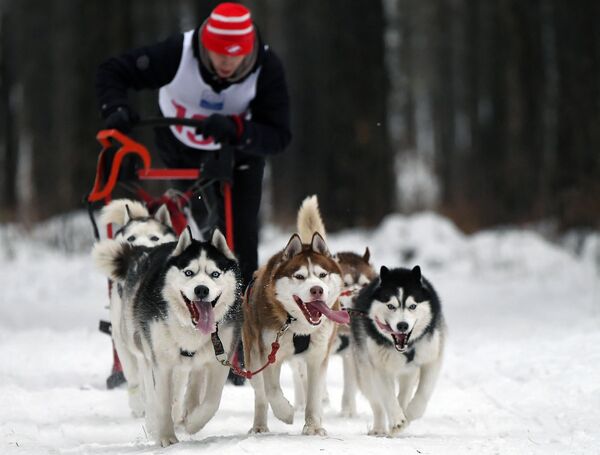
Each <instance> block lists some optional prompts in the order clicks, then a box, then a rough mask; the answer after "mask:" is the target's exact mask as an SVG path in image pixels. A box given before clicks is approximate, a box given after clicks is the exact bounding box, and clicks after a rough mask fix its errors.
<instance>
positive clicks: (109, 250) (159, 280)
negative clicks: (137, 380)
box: [93, 229, 241, 447]
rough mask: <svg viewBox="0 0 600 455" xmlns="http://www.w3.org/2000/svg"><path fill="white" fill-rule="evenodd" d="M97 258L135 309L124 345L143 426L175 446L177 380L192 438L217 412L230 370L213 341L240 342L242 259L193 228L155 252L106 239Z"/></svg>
mask: <svg viewBox="0 0 600 455" xmlns="http://www.w3.org/2000/svg"><path fill="white" fill-rule="evenodd" d="M93 256H94V259H95V262H96V264H97V266H98V267H99V268H100V270H102V271H103V272H104V273H105V274H106V275H107V276H108V277H109V278H111V279H112V280H114V281H117V282H119V283H122V294H121V299H122V300H123V306H124V307H126V308H131V313H130V314H131V317H130V318H129V317H126V318H125V322H126V324H127V325H128V327H127V330H126V332H127V334H128V336H129V338H128V339H127V340H125V342H126V344H127V345H128V347H129V348H130V349H131V350H132V351H134V352H135V355H136V358H137V360H138V364H139V367H140V373H141V377H143V379H144V397H145V401H144V409H145V414H146V424H147V427H148V429H149V430H150V431H151V433H152V434H154V435H155V436H156V438H157V440H158V442H159V443H160V445H161V446H162V447H166V446H168V445H170V444H173V443H175V442H177V437H176V435H175V429H174V422H173V417H172V411H173V406H174V405H175V400H176V398H177V397H178V392H179V390H177V389H178V387H179V384H178V380H179V379H180V378H182V377H183V378H186V379H189V382H188V383H187V389H188V390H187V394H186V406H185V407H186V409H185V412H184V416H183V423H184V425H185V428H186V430H187V431H188V432H189V433H195V432H197V431H198V430H200V429H201V428H202V427H204V425H205V424H206V423H207V422H208V421H209V420H210V419H211V418H212V417H213V416H214V414H215V412H216V411H217V409H218V407H219V403H220V401H221V393H222V391H223V386H224V385H225V381H226V379H227V374H228V371H229V368H227V367H225V366H223V365H222V364H221V363H219V362H217V360H216V359H215V351H214V348H213V343H212V342H211V336H213V335H214V334H216V333H217V332H218V336H219V337H220V339H221V340H222V342H223V345H224V347H225V351H226V352H231V351H232V349H233V345H234V344H235V342H234V340H235V339H237V338H239V331H240V325H241V321H240V319H239V316H240V294H241V289H240V288H241V277H240V272H239V267H238V263H237V260H236V258H235V256H234V255H233V253H232V252H231V250H230V249H229V247H228V246H227V242H226V241H225V237H224V236H223V235H222V234H221V233H220V232H219V231H218V230H215V231H214V234H213V235H212V238H211V240H210V241H209V242H199V241H196V240H193V239H192V237H191V234H190V231H189V229H186V230H184V231H183V233H182V234H181V235H180V237H179V239H178V241H177V242H169V243H163V244H161V245H157V246H155V247H153V248H148V247H143V246H136V245H131V244H128V243H124V242H120V241H118V240H103V241H101V242H99V243H97V244H96V245H95V247H94V250H93ZM182 372H184V373H182ZM200 381H201V382H202V384H199V382H200ZM200 390H202V392H203V393H202V397H200V395H199V391H200Z"/></svg>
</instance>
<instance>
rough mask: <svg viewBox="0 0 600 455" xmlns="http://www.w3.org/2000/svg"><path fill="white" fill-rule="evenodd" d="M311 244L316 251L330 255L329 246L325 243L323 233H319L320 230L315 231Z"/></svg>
mask: <svg viewBox="0 0 600 455" xmlns="http://www.w3.org/2000/svg"><path fill="white" fill-rule="evenodd" d="M310 246H311V248H312V250H313V251H314V252H315V253H320V254H323V255H325V256H330V254H329V248H327V244H326V243H325V240H324V239H323V237H321V234H319V233H318V232H315V233H314V234H313V238H312V241H311V242H310Z"/></svg>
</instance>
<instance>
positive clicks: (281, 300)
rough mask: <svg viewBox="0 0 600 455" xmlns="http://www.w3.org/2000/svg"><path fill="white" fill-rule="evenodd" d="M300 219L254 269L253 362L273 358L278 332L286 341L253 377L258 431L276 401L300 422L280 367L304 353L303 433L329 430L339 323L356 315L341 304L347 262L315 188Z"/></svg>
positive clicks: (248, 355)
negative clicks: (329, 378) (336, 251)
mask: <svg viewBox="0 0 600 455" xmlns="http://www.w3.org/2000/svg"><path fill="white" fill-rule="evenodd" d="M297 223H298V232H299V234H293V235H292V236H291V238H290V239H289V241H288V243H287V245H286V246H285V248H284V249H283V250H282V251H280V252H279V253H277V254H275V255H274V256H272V257H271V258H270V259H269V261H268V262H267V264H266V265H265V266H263V267H262V268H260V269H259V270H258V271H257V272H256V273H255V276H254V284H253V286H252V288H251V289H250V290H249V291H247V294H248V297H247V299H246V302H245V304H244V323H243V329H242V335H243V344H244V356H245V362H246V366H247V367H248V368H249V369H250V370H251V371H256V370H258V369H259V368H261V367H262V366H264V365H265V364H266V363H267V362H269V360H268V356H269V355H270V353H271V351H272V350H271V346H272V345H271V343H272V342H273V341H274V340H276V339H278V342H279V344H280V348H279V350H278V351H277V353H276V358H275V359H274V363H271V364H270V365H268V366H267V367H266V368H265V369H264V370H263V371H262V372H261V373H259V374H256V375H253V376H252V378H251V379H250V383H251V384H252V387H253V389H254V422H253V426H252V428H251V430H250V432H251V433H263V432H268V431H269V429H268V426H267V411H268V406H269V405H271V408H272V410H273V414H275V416H276V417H277V418H278V419H280V420H282V421H283V422H285V423H287V424H291V423H293V420H294V408H293V407H292V405H291V404H290V403H289V401H288V400H287V399H286V398H285V396H284V395H283V392H282V390H281V385H280V372H281V366H282V364H283V362H284V361H286V360H287V359H290V358H291V357H292V356H293V355H294V354H297V355H298V356H300V357H301V358H302V359H303V360H304V361H305V362H306V372H307V378H308V381H307V382H308V386H307V393H306V408H305V424H304V428H303V430H302V433H303V434H306V435H325V434H326V431H325V429H324V428H323V426H322V409H321V394H322V391H323V387H324V381H325V376H326V372H327V364H328V359H329V354H330V352H331V349H332V346H333V343H334V341H335V338H336V325H337V323H348V322H349V316H348V313H347V312H346V311H342V310H341V309H340V308H341V307H340V304H339V301H338V296H339V293H340V291H341V288H342V276H341V270H340V268H339V265H338V264H337V262H335V260H334V259H333V258H332V256H331V254H330V252H329V249H328V248H327V245H326V243H325V228H324V226H323V222H322V220H321V216H320V213H319V207H318V202H317V198H316V197H315V196H313V197H309V198H307V199H305V200H304V202H303V204H302V206H301V208H300V210H299V212H298V220H297ZM271 358H272V356H271Z"/></svg>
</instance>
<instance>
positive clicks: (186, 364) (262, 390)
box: [93, 196, 446, 447]
mask: <svg viewBox="0 0 600 455" xmlns="http://www.w3.org/2000/svg"><path fill="white" fill-rule="evenodd" d="M102 220H103V222H104V223H113V224H114V225H118V226H120V227H119V229H118V230H117V231H116V235H115V238H114V239H105V240H101V241H99V242H98V243H97V244H96V245H95V246H94V249H93V258H94V261H95V263H96V265H97V266H98V268H99V269H100V270H101V271H102V272H103V273H104V274H105V275H106V276H107V277H108V278H109V279H110V280H111V281H112V287H111V295H110V316H111V322H112V324H113V338H114V342H115V347H116V349H117V352H118V354H119V357H120V359H121V362H122V365H123V371H124V374H125V377H126V379H127V385H128V391H129V404H130V407H131V411H132V413H133V414H134V415H135V416H141V415H145V418H146V427H147V429H148V430H150V432H151V434H152V435H154V437H155V439H156V441H157V443H159V444H160V445H161V446H163V447H166V446H168V445H170V444H173V443H176V442H177V437H176V435H175V428H176V427H177V426H178V425H181V426H182V427H183V428H185V430H186V431H187V432H188V433H190V434H193V433H196V432H198V431H199V430H201V429H202V428H203V427H204V426H205V425H206V423H207V422H208V421H209V420H210V419H211V418H212V417H213V416H214V415H215V413H216V412H217V410H218V408H219V403H220V400H221V395H222V393H223V391H224V390H225V392H227V389H226V388H225V387H224V386H225V383H226V379H227V374H228V371H229V368H228V367H227V366H224V365H223V364H222V363H220V362H219V361H217V359H216V355H215V345H214V344H213V342H214V340H215V339H217V340H219V341H220V342H221V343H222V345H223V347H224V350H225V353H226V354H229V357H230V360H232V361H233V359H231V357H232V356H233V353H235V352H236V351H237V349H236V348H237V346H238V343H243V347H244V352H245V362H246V365H245V366H246V367H247V368H248V370H257V369H258V368H259V367H261V366H263V365H265V364H267V366H266V367H265V368H264V370H263V371H262V372H260V373H257V374H255V375H254V376H252V377H251V379H250V383H251V384H252V387H253V389H254V394H255V403H254V412H255V416H254V423H253V424H252V426H251V430H250V431H251V432H255V433H259V432H266V431H269V430H268V427H267V419H266V417H267V409H268V407H269V406H270V407H271V408H272V409H273V412H274V415H275V416H276V417H277V418H279V419H280V420H282V421H284V422H286V423H288V424H291V423H292V422H293V419H294V406H292V405H291V404H290V403H289V402H288V400H287V399H286V398H285V396H284V395H283V392H282V390H281V386H280V382H279V373H280V370H281V366H282V364H283V363H289V364H290V366H292V369H293V371H294V386H295V397H294V398H295V400H294V401H295V403H294V404H295V407H296V409H298V408H300V407H305V424H304V428H303V431H302V432H303V433H304V434H317V435H324V434H326V431H325V429H324V427H323V423H322V405H323V402H324V400H326V399H327V388H326V381H325V377H326V370H327V363H328V359H329V357H330V356H331V355H333V354H336V353H337V354H340V355H341V356H342V357H343V359H344V362H343V365H344V371H343V378H344V393H343V398H342V415H345V416H354V415H356V402H355V395H356V389H357V388H358V389H359V390H360V391H361V392H362V394H363V395H364V396H365V397H366V399H367V400H368V402H369V404H370V406H371V409H372V412H373V423H372V426H371V430H370V432H369V434H372V435H386V436H395V435H398V434H399V433H400V432H402V431H403V430H404V429H405V428H406V426H407V425H408V424H409V423H410V422H411V421H413V420H415V419H418V418H420V417H421V416H423V414H424V412H425V410H426V407H427V403H428V401H429V399H430V397H431V395H432V392H433V390H434V388H435V384H436V380H437V377H438V374H439V371H440V366H441V362H442V354H443V350H444V341H445V338H446V327H445V323H444V318H443V316H442V312H441V306H440V301H439V299H438V297H437V294H436V292H435V290H434V288H433V286H432V285H431V283H429V281H427V279H425V278H424V277H423V276H422V275H421V269H420V268H419V266H415V267H413V268H412V269H405V268H390V269H388V268H387V267H385V266H382V267H381V268H380V271H379V274H377V273H376V272H375V270H374V269H373V267H372V265H371V264H370V262H369V261H370V252H369V250H368V249H367V250H366V251H365V252H364V254H362V255H360V254H357V253H354V252H337V253H335V254H332V253H331V252H330V251H329V249H328V247H327V245H326V234H325V229H324V224H323V221H322V219H321V215H320V213H319V209H318V202H317V199H316V197H314V196H313V197H310V198H307V199H306V200H305V201H304V203H303V204H302V207H301V208H300V210H299V212H298V233H297V234H293V235H292V236H291V237H290V240H289V242H288V243H287V245H282V250H281V251H280V252H279V253H277V254H275V255H274V256H273V257H271V258H270V259H269V261H268V262H267V263H266V264H265V265H264V266H263V267H261V268H259V270H257V271H256V273H255V281H254V284H253V285H252V288H251V289H249V290H248V291H247V292H246V293H245V296H244V293H243V291H244V290H243V289H242V279H241V274H240V270H239V266H238V263H237V260H236V257H235V255H234V254H233V253H232V251H231V250H230V249H229V247H228V246H227V242H226V240H225V237H224V236H223V235H222V234H221V233H220V232H219V230H215V231H214V233H213V234H212V236H211V238H210V239H209V240H208V241H199V240H196V239H193V238H192V236H191V232H190V230H189V229H185V230H184V231H183V233H182V234H181V235H180V236H179V237H178V238H177V237H176V236H175V234H174V232H173V230H172V227H171V222H170V218H169V215H168V212H167V211H166V210H165V209H163V208H161V209H159V210H158V211H157V212H156V214H155V215H154V216H150V214H149V213H148V211H147V210H146V209H145V207H143V206H142V205H141V204H140V203H138V202H135V201H130V200H115V201H113V202H111V204H109V205H108V206H106V207H105V208H104V210H103V213H102ZM276 337H277V339H278V343H279V346H280V349H279V351H278V352H277V353H276V356H275V357H276V358H275V359H274V363H269V360H268V355H269V354H272V352H271V346H272V344H271V343H272V342H273V341H275V339H276ZM240 406H242V404H240ZM247 406H248V408H249V409H252V404H251V403H247Z"/></svg>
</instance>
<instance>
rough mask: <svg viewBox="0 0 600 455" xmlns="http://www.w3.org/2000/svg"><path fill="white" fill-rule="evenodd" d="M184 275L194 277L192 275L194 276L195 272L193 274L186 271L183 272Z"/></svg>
mask: <svg viewBox="0 0 600 455" xmlns="http://www.w3.org/2000/svg"><path fill="white" fill-rule="evenodd" d="M183 274H184V275H185V276H192V275H193V274H194V272H192V271H191V270H185V271H184V272H183Z"/></svg>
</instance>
